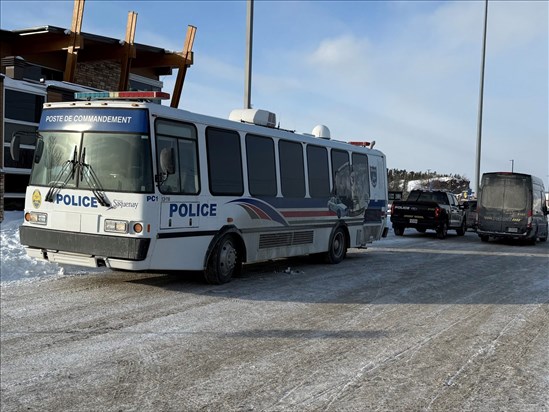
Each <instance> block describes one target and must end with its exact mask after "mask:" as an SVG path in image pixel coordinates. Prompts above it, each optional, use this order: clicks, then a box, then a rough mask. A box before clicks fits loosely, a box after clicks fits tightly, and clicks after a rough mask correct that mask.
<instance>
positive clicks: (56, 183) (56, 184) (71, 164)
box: [44, 146, 77, 202]
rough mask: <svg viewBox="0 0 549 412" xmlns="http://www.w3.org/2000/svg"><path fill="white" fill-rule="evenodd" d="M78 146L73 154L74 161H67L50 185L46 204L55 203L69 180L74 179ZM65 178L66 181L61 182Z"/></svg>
mask: <svg viewBox="0 0 549 412" xmlns="http://www.w3.org/2000/svg"><path fill="white" fill-rule="evenodd" d="M76 156H77V154H76V146H74V152H73V154H72V160H67V161H66V162H65V163H64V164H63V167H62V168H61V170H60V171H59V173H58V174H57V176H55V178H54V179H53V183H52V184H51V185H50V189H49V190H48V193H47V194H46V197H45V199H44V200H45V201H46V202H53V199H54V197H55V196H56V195H57V194H58V193H59V192H60V191H61V189H63V188H64V187H65V186H66V185H67V183H68V182H69V180H71V179H74V174H75V172H76V165H77V161H76ZM63 176H65V178H64V180H63V181H61V179H62V178H63Z"/></svg>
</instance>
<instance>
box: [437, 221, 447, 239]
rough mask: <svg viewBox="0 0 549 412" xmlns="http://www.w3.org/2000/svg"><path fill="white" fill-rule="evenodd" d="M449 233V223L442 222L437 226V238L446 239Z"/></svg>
mask: <svg viewBox="0 0 549 412" xmlns="http://www.w3.org/2000/svg"><path fill="white" fill-rule="evenodd" d="M446 235H448V223H446V222H442V223H441V224H440V226H439V227H438V228H437V238H439V239H444V238H446Z"/></svg>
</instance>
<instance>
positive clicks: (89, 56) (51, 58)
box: [0, 0, 196, 107]
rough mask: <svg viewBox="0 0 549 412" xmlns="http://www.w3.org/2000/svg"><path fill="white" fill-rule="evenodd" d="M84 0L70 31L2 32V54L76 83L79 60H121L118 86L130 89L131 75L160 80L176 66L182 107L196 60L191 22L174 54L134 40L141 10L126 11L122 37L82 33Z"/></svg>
mask: <svg viewBox="0 0 549 412" xmlns="http://www.w3.org/2000/svg"><path fill="white" fill-rule="evenodd" d="M83 13H84V0H75V2H74V12H73V21H72V25H71V29H64V28H61V27H56V26H41V27H34V28H29V29H22V30H14V31H7V30H0V57H1V58H2V59H5V58H8V57H10V56H13V57H21V58H22V59H24V60H25V61H26V62H28V63H31V64H33V65H37V66H42V67H47V68H50V69H52V70H56V71H59V72H62V73H63V80H64V81H67V82H71V83H75V79H76V78H77V76H76V72H77V70H78V67H79V65H80V64H85V63H93V62H102V61H115V62H117V64H118V63H119V64H120V76H119V77H120V78H119V81H118V85H119V86H118V88H119V90H127V88H128V79H129V75H130V73H133V74H136V75H139V76H142V77H147V78H151V79H155V80H158V79H159V77H160V76H165V75H170V74H172V70H173V69H177V70H178V76H177V80H176V85H175V89H174V91H173V93H172V102H171V105H172V107H177V106H178V105H179V99H180V96H181V90H182V88H183V82H184V77H185V73H186V70H187V68H188V67H190V66H191V65H192V63H193V52H192V47H193V42H194V36H195V32H196V27H194V26H188V30H187V34H186V39H185V42H184V49H183V51H181V52H172V51H168V50H165V49H163V48H160V47H154V46H148V45H144V44H138V43H134V38H135V30H136V23H137V13H134V12H129V13H128V23H127V27H126V37H125V39H124V40H121V39H114V38H111V37H105V36H100V35H96V34H91V33H84V32H82V31H81V28H82V20H83Z"/></svg>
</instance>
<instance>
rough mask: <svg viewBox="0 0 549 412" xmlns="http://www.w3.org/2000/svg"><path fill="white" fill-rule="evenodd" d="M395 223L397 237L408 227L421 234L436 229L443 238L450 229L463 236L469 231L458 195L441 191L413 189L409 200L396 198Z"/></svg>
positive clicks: (393, 219)
mask: <svg viewBox="0 0 549 412" xmlns="http://www.w3.org/2000/svg"><path fill="white" fill-rule="evenodd" d="M391 223H392V225H393V230H394V231H395V235H397V236H402V235H403V234H404V229H406V228H408V227H410V228H415V229H416V230H417V231H418V232H421V233H424V232H425V231H426V230H427V229H431V230H435V231H436V233H437V237H438V238H439V239H444V238H445V237H446V235H447V234H448V229H454V230H455V231H456V232H457V234H458V235H459V236H463V235H464V234H465V230H466V226H465V224H466V221H465V212H464V210H463V207H462V206H460V205H459V203H458V200H457V198H456V195H454V194H453V193H449V192H444V191H439V190H412V191H411V192H410V194H409V195H408V199H407V200H397V201H394V202H393V205H392V207H391Z"/></svg>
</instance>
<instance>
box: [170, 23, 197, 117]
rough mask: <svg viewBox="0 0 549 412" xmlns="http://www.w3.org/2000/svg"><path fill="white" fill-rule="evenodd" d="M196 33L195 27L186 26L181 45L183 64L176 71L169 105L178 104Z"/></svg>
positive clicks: (174, 105)
mask: <svg viewBox="0 0 549 412" xmlns="http://www.w3.org/2000/svg"><path fill="white" fill-rule="evenodd" d="M195 34H196V27H194V26H191V25H189V26H188V28H187V35H186V37H185V43H184V45H183V59H184V61H183V64H182V65H180V66H179V70H178V71H177V79H176V81H175V86H174V87H173V95H172V102H171V104H170V106H171V107H177V106H179V100H180V99H181V91H182V90H183V83H184V82H185V75H186V74H187V67H188V66H190V65H187V62H188V61H189V60H190V59H189V57H190V55H191V53H192V49H193V43H194V36H195Z"/></svg>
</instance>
